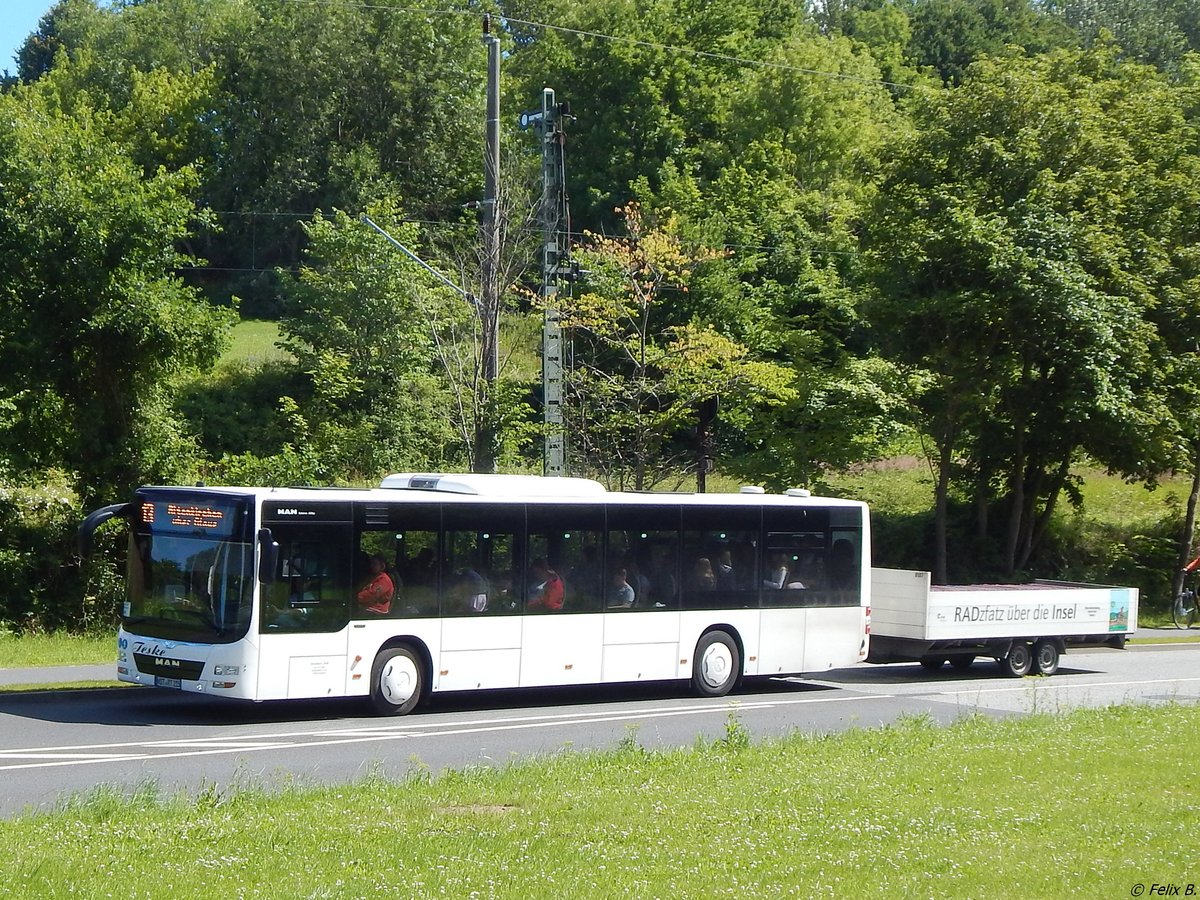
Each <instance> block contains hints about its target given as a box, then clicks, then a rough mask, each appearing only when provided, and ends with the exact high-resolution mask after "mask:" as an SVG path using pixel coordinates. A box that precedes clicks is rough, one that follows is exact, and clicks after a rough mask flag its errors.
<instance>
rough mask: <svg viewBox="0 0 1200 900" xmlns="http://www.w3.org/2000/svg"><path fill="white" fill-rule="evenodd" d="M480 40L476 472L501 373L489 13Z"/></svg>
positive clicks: (488, 448)
mask: <svg viewBox="0 0 1200 900" xmlns="http://www.w3.org/2000/svg"><path fill="white" fill-rule="evenodd" d="M483 43H484V44H485V45H486V46H487V51H488V75H487V123H486V126H485V129H484V154H483V183H484V188H483V194H484V195H483V200H482V202H481V203H480V204H479V237H480V245H481V247H482V250H483V259H482V265H481V266H480V285H479V287H480V290H479V320H480V323H479V324H480V332H481V335H482V337H481V347H480V353H481V355H482V360H481V362H482V369H483V373H482V374H483V380H484V382H485V390H484V392H483V398H484V402H485V408H484V409H482V410H480V411H479V415H480V416H482V420H481V421H482V426H481V427H480V428H479V430H478V433H477V435H476V447H475V471H476V472H494V471H496V410H495V406H496V379H497V377H498V376H499V374H500V218H499V194H500V38H499V37H497V36H496V35H494V34H492V19H491V16H487V15H485V16H484V17H483Z"/></svg>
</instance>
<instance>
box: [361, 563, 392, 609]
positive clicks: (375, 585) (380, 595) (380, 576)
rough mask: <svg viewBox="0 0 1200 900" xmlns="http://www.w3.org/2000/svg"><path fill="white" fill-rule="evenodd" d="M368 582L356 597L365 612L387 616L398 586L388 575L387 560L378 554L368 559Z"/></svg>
mask: <svg viewBox="0 0 1200 900" xmlns="http://www.w3.org/2000/svg"><path fill="white" fill-rule="evenodd" d="M367 573H368V581H367V583H366V584H365V585H364V586H363V588H362V590H360V591H359V592H358V593H357V594H356V595H355V596H356V598H357V599H358V605H359V606H360V607H362V609H363V610H364V611H365V612H369V613H374V614H375V615H379V616H386V615H387V614H388V613H389V612H390V611H391V609H392V598H393V597H394V596H395V595H396V585H395V583H394V582H393V581H392V578H391V576H390V575H388V573H387V560H385V559H384V558H383V557H382V556H380V555H379V554H378V553H373V554H372V555H371V556H370V557H368V559H367Z"/></svg>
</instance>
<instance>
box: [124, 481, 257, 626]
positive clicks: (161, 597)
mask: <svg viewBox="0 0 1200 900" xmlns="http://www.w3.org/2000/svg"><path fill="white" fill-rule="evenodd" d="M147 494H148V492H147ZM138 501H139V506H138V508H137V511H136V512H135V522H134V527H133V530H132V531H131V534H130V547H129V557H128V578H127V582H126V583H127V587H128V591H127V599H126V602H125V605H124V608H123V609H122V619H123V621H124V625H125V627H126V629H129V630H132V631H135V632H136V633H137V634H141V635H145V636H147V637H158V638H166V639H170V640H178V641H194V642H199V643H229V642H232V641H236V640H238V639H239V638H241V637H243V636H245V634H246V632H247V630H248V628H249V625H250V614H251V611H252V609H253V603H254V601H253V598H254V544H253V543H252V542H250V541H249V540H248V535H247V534H246V532H247V530H248V529H247V528H246V517H247V515H248V505H247V504H245V503H244V502H243V501H241V500H240V499H234V498H221V499H220V500H218V501H214V500H212V499H209V498H203V499H200V500H197V499H195V498H186V499H181V498H180V497H179V496H178V495H176V496H174V497H171V498H165V497H160V496H156V495H149V496H146V495H143V496H139V498H138Z"/></svg>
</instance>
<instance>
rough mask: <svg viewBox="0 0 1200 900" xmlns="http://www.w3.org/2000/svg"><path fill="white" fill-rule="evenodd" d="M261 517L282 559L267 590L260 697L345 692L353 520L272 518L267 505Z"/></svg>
mask: <svg viewBox="0 0 1200 900" xmlns="http://www.w3.org/2000/svg"><path fill="white" fill-rule="evenodd" d="M267 505H268V504H264V507H266V506H267ZM315 505H317V504H309V506H315ZM295 506H296V504H292V507H293V508H294V507H295ZM263 518H264V525H266V527H268V528H270V529H271V534H272V538H273V540H274V541H275V542H276V543H277V544H279V561H278V563H277V564H276V571H275V579H274V581H273V582H272V583H270V584H266V585H263V590H262V605H261V609H260V611H259V612H260V615H259V641H260V645H261V650H260V653H259V666H258V698H259V699H260V700H269V699H302V698H315V697H340V696H343V695H344V694H345V690H346V677H347V676H346V669H347V651H346V641H347V637H346V635H347V622H348V619H349V610H350V601H351V585H350V571H351V565H350V562H351V527H350V523H349V522H348V521H347V522H344V523H342V522H329V521H317V522H311V521H307V522H286V523H278V522H271V521H269V519H268V516H267V510H266V509H265V508H264V516H263Z"/></svg>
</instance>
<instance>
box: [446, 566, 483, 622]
mask: <svg viewBox="0 0 1200 900" xmlns="http://www.w3.org/2000/svg"><path fill="white" fill-rule="evenodd" d="M454 596H455V598H456V599H457V600H458V602H459V604H460V605H461V607H462V608H463V610H465V611H466V612H477V613H481V612H487V608H488V583H487V579H486V578H484V577H483V576H482V575H480V574H479V572H477V571H476V570H475V569H474V568H473V567H471V566H467V567H466V568H465V569H462V570H461V571H460V572H459V573H458V575H457V577H456V578H455V580H454Z"/></svg>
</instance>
